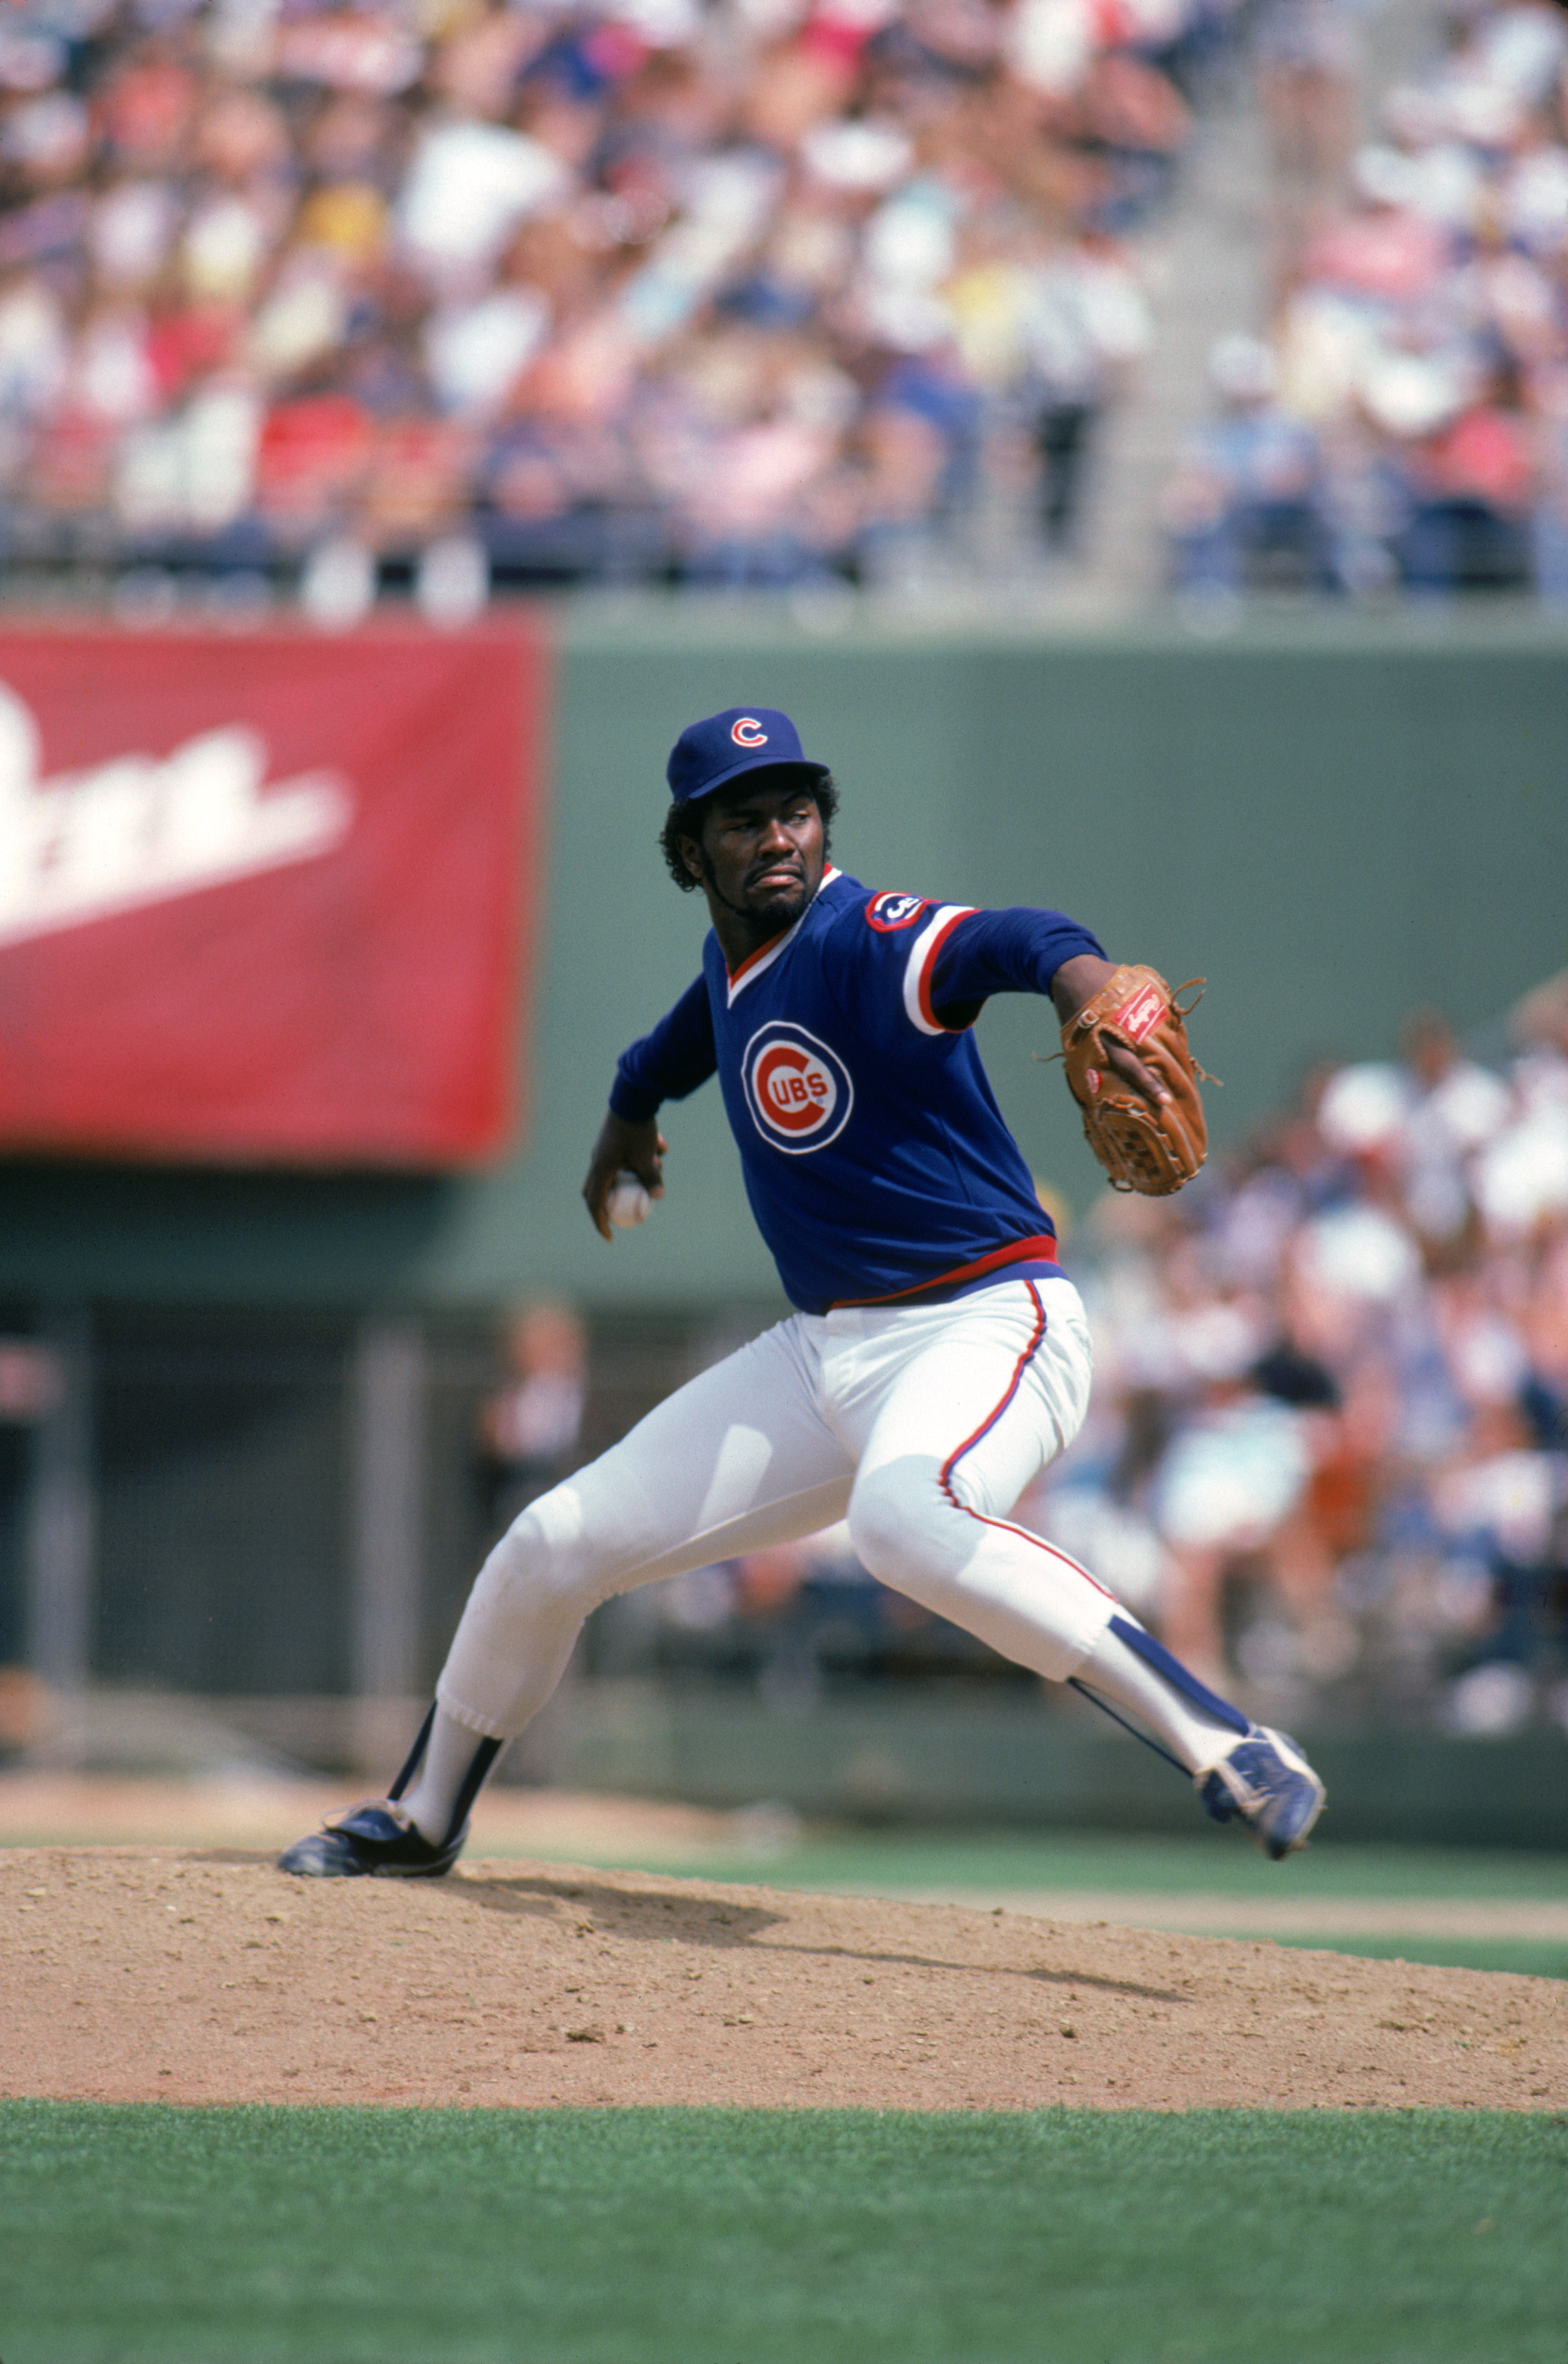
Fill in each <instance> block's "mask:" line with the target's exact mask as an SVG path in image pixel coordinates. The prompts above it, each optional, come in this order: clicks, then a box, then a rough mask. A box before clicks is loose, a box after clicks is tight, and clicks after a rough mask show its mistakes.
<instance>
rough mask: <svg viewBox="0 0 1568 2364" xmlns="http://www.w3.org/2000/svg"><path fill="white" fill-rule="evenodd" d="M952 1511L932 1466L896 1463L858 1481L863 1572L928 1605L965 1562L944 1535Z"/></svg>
mask: <svg viewBox="0 0 1568 2364" xmlns="http://www.w3.org/2000/svg"><path fill="white" fill-rule="evenodd" d="M951 1510H952V1505H951V1503H950V1502H949V1501H948V1500H946V1498H945V1497H944V1496H943V1494H942V1492H941V1490H940V1486H939V1484H938V1475H937V1470H936V1467H935V1465H934V1464H932V1463H930V1462H921V1463H918V1464H915V1463H901V1462H894V1463H892V1464H890V1465H888V1466H884V1467H883V1468H880V1469H876V1470H873V1471H870V1472H869V1473H867V1474H866V1475H865V1476H864V1477H862V1478H857V1480H856V1481H855V1488H854V1491H853V1492H852V1493H851V1496H850V1510H849V1528H850V1542H851V1544H852V1545H853V1547H854V1553H855V1556H856V1558H857V1559H858V1560H859V1561H860V1563H861V1565H862V1567H865V1568H867V1569H869V1570H870V1572H871V1574H872V1575H873V1576H874V1577H878V1578H881V1580H882V1582H883V1583H884V1584H891V1585H894V1586H895V1587H896V1588H897V1589H898V1590H900V1591H902V1592H914V1593H917V1594H918V1595H919V1597H920V1598H922V1599H928V1598H929V1595H930V1594H931V1593H932V1592H933V1591H940V1590H941V1589H945V1587H946V1586H948V1585H949V1584H951V1580H952V1578H953V1576H954V1574H955V1572H956V1569H957V1567H958V1566H959V1565H960V1562H961V1557H962V1556H961V1555H960V1554H959V1553H957V1552H956V1551H955V1550H954V1548H953V1541H952V1539H951V1537H950V1536H949V1535H948V1534H947V1533H945V1532H944V1530H945V1528H946V1526H947V1523H948V1521H949V1519H950V1517H951Z"/></svg>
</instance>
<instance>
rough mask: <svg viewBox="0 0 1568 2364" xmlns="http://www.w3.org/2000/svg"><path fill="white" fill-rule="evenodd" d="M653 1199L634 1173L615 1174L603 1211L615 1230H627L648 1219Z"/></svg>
mask: <svg viewBox="0 0 1568 2364" xmlns="http://www.w3.org/2000/svg"><path fill="white" fill-rule="evenodd" d="M652 1204H653V1201H652V1199H651V1198H650V1197H649V1195H648V1193H647V1191H646V1190H645V1189H644V1188H643V1187H642V1185H641V1183H640V1182H639V1180H638V1178H637V1176H636V1175H635V1174H617V1176H616V1178H615V1181H614V1182H613V1183H612V1185H611V1187H610V1195H609V1198H608V1199H606V1204H605V1212H606V1214H607V1215H608V1217H609V1219H610V1221H611V1222H612V1223H613V1224H614V1225H615V1227H616V1229H617V1232H629V1231H632V1230H634V1229H635V1228H636V1226H637V1225H638V1224H639V1223H645V1222H646V1221H648V1210H649V1209H650V1208H651V1206H652Z"/></svg>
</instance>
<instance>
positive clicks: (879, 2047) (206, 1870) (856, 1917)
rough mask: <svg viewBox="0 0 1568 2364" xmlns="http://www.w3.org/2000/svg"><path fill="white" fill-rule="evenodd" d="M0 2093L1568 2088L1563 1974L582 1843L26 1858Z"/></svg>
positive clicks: (6, 1898)
mask: <svg viewBox="0 0 1568 2364" xmlns="http://www.w3.org/2000/svg"><path fill="white" fill-rule="evenodd" d="M0 1923H3V1924H4V1926H5V1927H6V1930H7V1932H8V1933H9V1935H10V1937H11V1941H12V1942H10V1943H9V1944H8V1945H7V1946H6V1947H5V1948H4V1951H3V1953H0V1994H3V2001H4V2007H3V2008H0V2093H4V2094H5V2095H6V2096H12V2097H16V2096H22V2095H31V2096H41V2097H54V2098H62V2099H63V2098H73V2099H83V2100H94V2101H109V2102H139V2101H153V2100H156V2101H168V2102H402V2103H421V2104H441V2103H470V2104H480V2103H492V2104H516V2105H519V2106H522V2107H534V2106H545V2105H549V2104H551V2103H569V2102H588V2103H605V2102H616V2103H626V2102H733V2103H744V2104H755V2105H768V2106H781V2105H783V2106H788V2105H806V2106H812V2107H825V2106H829V2105H840V2104H858V2105H862V2106H867V2105H869V2106H874V2107H884V2108H885V2107H900V2108H909V2109H924V2110H938V2109H971V2108H973V2109H1011V2108H1019V2107H1030V2108H1032V2107H1039V2106H1040V2105H1043V2104H1045V2103H1049V2102H1071V2103H1075V2104H1080V2105H1082V2104H1085V2103H1086V2104H1092V2105H1093V2106H1095V2107H1096V2108H1106V2109H1130V2108H1139V2107H1149V2108H1157V2109H1187V2108H1193V2107H1197V2106H1201V2105H1215V2104H1219V2105H1227V2104H1229V2105H1256V2106H1263V2107H1273V2108H1281V2109H1284V2108H1298V2107H1306V2106H1310V2105H1313V2104H1318V2105H1324V2106H1329V2107H1335V2108H1339V2107H1351V2108H1354V2107H1366V2106H1373V2105H1375V2106H1379V2107H1388V2106H1395V2107H1397V2106H1401V2105H1417V2104H1422V2105H1433V2104H1443V2105H1447V2106H1451V2107H1472V2108H1489V2109H1496V2108H1503V2109H1545V2108H1551V2107H1553V2106H1556V2107H1561V2106H1562V2105H1563V2104H1565V2103H1568V1987H1564V1986H1563V1985H1562V1984H1560V1983H1557V1982H1555V1981H1553V1980H1550V1979H1525V1978H1513V1977H1505V1976H1499V1975H1495V1974H1490V1973H1485V1972H1482V1971H1475V1970H1449V1969H1432V1968H1425V1967H1421V1966H1418V1965H1414V1964H1407V1963H1403V1962H1369V1961H1357V1960H1351V1959H1350V1958H1349V1957H1345V1956H1342V1955H1338V1954H1322V1953H1311V1954H1305V1953H1297V1952H1291V1951H1288V1950H1286V1949H1284V1948H1283V1947H1280V1946H1273V1945H1251V1944H1247V1945H1238V1944H1234V1943H1227V1942H1225V1941H1223V1940H1219V1939H1213V1938H1201V1937H1176V1936H1170V1935H1156V1934H1154V1933H1151V1932H1149V1931H1141V1930H1134V1929H1122V1928H1116V1927H1112V1926H1109V1925H1106V1924H1096V1925H1094V1926H1085V1925H1084V1924H1063V1923H1058V1922H1051V1921H1046V1920H1040V1919H1035V1918H1032V1917H1029V1916H1026V1915H1024V1914H1020V1913H1012V1912H972V1911H962V1910H960V1909H958V1908H956V1907H953V1906H947V1905H927V1904H891V1903H879V1902H871V1901H865V1900H862V1899H859V1898H847V1897H821V1896H802V1895H795V1894H786V1893H781V1892H778V1891H776V1890H769V1889H766V1888H738V1887H728V1886H721V1885H719V1884H717V1883H715V1882H711V1881H706V1880H690V1879H660V1878H657V1877H655V1876H653V1875H651V1874H649V1873H642V1872H606V1871H577V1870H572V1869H566V1868H562V1867H561V1866H559V1865H551V1866H548V1867H545V1866H531V1865H528V1864H517V1863H514V1862H488V1863H487V1862H483V1861H481V1862H477V1863H465V1864H463V1865H462V1866H461V1867H460V1868H459V1869H458V1870H457V1871H456V1872H455V1873H454V1874H453V1875H452V1876H451V1877H450V1878H449V1879H445V1880H441V1881H435V1882H424V1881H419V1882H401V1881H394V1880H365V1881H348V1882H340V1881H330V1882H320V1883H317V1882H313V1881H308V1880H293V1879H284V1878H283V1877H282V1876H281V1875H280V1874H278V1873H277V1872H276V1871H275V1870H273V1868H272V1864H271V1861H270V1859H269V1858H268V1857H264V1856H259V1855H252V1854H248V1853H242V1852H240V1851H239V1850H238V1849H207V1850H190V1851H185V1850H177V1851H170V1850H155V1849H151V1848H146V1847H80V1848H76V1847H28V1848H17V1849H15V1850H12V1851H8V1852H7V1853H6V1855H5V1856H3V1857H0Z"/></svg>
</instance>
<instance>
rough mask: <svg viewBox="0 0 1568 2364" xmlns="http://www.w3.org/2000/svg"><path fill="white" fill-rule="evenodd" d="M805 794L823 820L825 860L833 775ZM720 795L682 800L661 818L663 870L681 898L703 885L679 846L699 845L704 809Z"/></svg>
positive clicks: (834, 803) (834, 796)
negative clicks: (681, 895) (683, 857)
mask: <svg viewBox="0 0 1568 2364" xmlns="http://www.w3.org/2000/svg"><path fill="white" fill-rule="evenodd" d="M757 768H758V770H761V769H762V768H763V767H762V765H759V766H758V767H757ZM745 778H746V779H747V781H749V782H751V783H754V781H755V774H754V773H748V774H747V775H745ZM740 786H741V784H740V782H739V781H738V782H737V783H736V793H737V794H739V793H740ZM807 792H808V794H809V795H810V797H811V798H812V801H813V802H814V803H815V805H816V807H817V811H818V812H819V813H820V814H821V816H822V852H823V854H824V856H826V854H827V853H828V841H829V839H830V838H831V835H832V826H833V816H834V814H835V813H836V812H837V811H838V809H839V791H838V789H837V788H836V787H835V786H834V785H833V775H832V774H831V773H830V772H825V773H824V774H823V775H822V777H821V779H819V780H813V781H812V782H811V783H810V784H809V787H808V791H807ZM723 795H724V790H723V789H722V788H716V789H715V791H714V794H713V796H712V797H682V798H680V799H678V800H677V802H675V803H674V804H673V805H672V806H671V807H670V809H669V811H668V812H667V813H666V814H665V816H664V826H663V828H662V830H661V831H660V832H659V850H660V852H661V853H662V854H663V856H664V866H665V868H666V869H667V870H668V871H669V873H670V875H671V877H672V878H673V880H674V882H675V884H676V886H677V887H679V888H680V890H681V892H682V894H683V895H689V894H691V893H692V892H693V890H694V889H695V887H700V886H701V884H702V881H701V879H700V878H694V877H693V876H692V874H691V872H690V871H689V870H688V869H687V868H686V865H685V864H684V862H683V861H682V859H681V853H680V849H681V846H682V845H683V843H684V844H687V845H697V846H700V845H701V843H702V820H703V812H704V809H705V808H709V807H711V806H712V804H713V803H714V801H715V799H716V798H722V797H723Z"/></svg>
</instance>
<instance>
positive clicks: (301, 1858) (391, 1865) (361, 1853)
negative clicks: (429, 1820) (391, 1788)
mask: <svg viewBox="0 0 1568 2364" xmlns="http://www.w3.org/2000/svg"><path fill="white" fill-rule="evenodd" d="M467 1836H468V1824H467V1823H464V1824H463V1826H462V1829H461V1830H460V1831H459V1833H458V1834H457V1836H456V1837H455V1838H453V1839H449V1840H448V1841H447V1844H446V1845H445V1846H433V1845H431V1843H430V1841H429V1840H428V1838H425V1837H424V1836H423V1835H422V1834H420V1833H419V1832H418V1831H417V1830H416V1829H415V1827H414V1825H413V1823H411V1822H410V1821H409V1819H408V1816H407V1814H406V1812H404V1810H403V1808H402V1807H401V1806H398V1805H395V1804H394V1803H393V1801H392V1800H391V1799H390V1798H367V1799H366V1801H365V1802H364V1804H363V1805H361V1806H351V1807H350V1810H349V1812H347V1813H346V1814H339V1815H336V1816H335V1817H334V1818H333V1820H332V1821H330V1822H328V1823H323V1824H322V1826H321V1828H320V1829H319V1830H318V1831H312V1832H311V1834H310V1835H309V1837H308V1838H303V1839H295V1843H294V1845H293V1846H291V1847H285V1848H284V1851H283V1853H282V1855H281V1856H279V1857H278V1869H279V1870H280V1871H292V1872H294V1873H295V1875H296V1877H298V1878H299V1879H439V1878H440V1877H441V1874H442V1873H443V1872H446V1871H450V1869H451V1868H452V1866H453V1864H454V1863H455V1862H456V1861H457V1859H458V1857H459V1856H460V1855H461V1854H462V1844H463V1841H464V1840H465V1839H466V1838H467Z"/></svg>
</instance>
